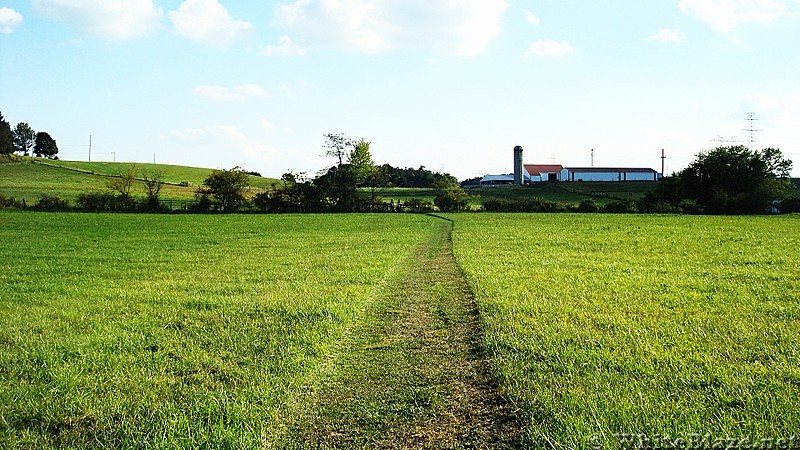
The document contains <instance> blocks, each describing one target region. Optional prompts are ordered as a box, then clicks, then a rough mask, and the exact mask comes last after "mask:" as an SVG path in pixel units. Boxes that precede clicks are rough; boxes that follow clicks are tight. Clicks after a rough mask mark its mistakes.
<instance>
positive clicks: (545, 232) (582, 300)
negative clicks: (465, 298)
mask: <svg viewBox="0 0 800 450" xmlns="http://www.w3.org/2000/svg"><path fill="white" fill-rule="evenodd" d="M450 217H452V218H453V219H454V220H455V223H456V224H455V231H454V236H453V241H454V247H455V254H456V258H457V260H458V262H459V265H460V266H461V267H462V268H463V270H464V271H465V274H466V277H467V279H468V280H469V283H470V285H471V286H472V288H473V291H474V293H475V296H476V298H477V302H478V305H479V309H480V312H481V315H482V320H483V323H484V327H485V329H484V331H485V346H486V348H487V351H488V352H489V355H490V363H491V365H492V368H493V370H494V373H495V375H496V376H497V377H498V379H499V380H500V381H499V382H500V388H501V390H502V391H503V394H504V395H506V396H507V397H508V398H509V399H510V401H512V403H514V404H515V405H517V406H518V407H519V408H520V409H521V411H523V414H524V416H525V421H526V422H527V425H526V433H527V435H528V439H529V440H530V442H531V443H532V445H534V446H535V447H543V446H549V445H552V446H554V447H556V448H583V447H584V446H585V445H586V443H587V439H589V438H592V439H594V441H591V442H590V443H597V442H599V443H600V444H602V445H605V446H606V448H616V445H617V444H618V443H619V440H618V439H617V437H615V436H614V433H646V434H649V435H650V436H655V435H656V434H661V435H662V436H663V435H668V436H683V437H687V436H689V435H691V434H693V433H699V434H701V435H704V434H706V433H711V435H712V436H713V437H716V438H726V437H729V436H730V437H750V438H751V439H762V438H776V439H777V438H789V437H790V436H793V435H796V433H797V431H798V430H800V254H799V253H798V252H797V251H796V249H797V248H800V216H797V215H794V216H783V217H680V216H631V215H622V216H616V215H615V216H609V215H582V214H576V215H563V214H551V215H524V214H516V215H515V214H508V215H492V214H472V215H469V214H468V215H457V216H450ZM592 436H594V437H592ZM588 448H591V446H589V447H588ZM657 448H659V447H657ZM663 448H666V447H663Z"/></svg>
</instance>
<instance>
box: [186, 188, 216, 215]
mask: <svg viewBox="0 0 800 450" xmlns="http://www.w3.org/2000/svg"><path fill="white" fill-rule="evenodd" d="M195 198H196V199H197V203H193V204H191V205H189V212H193V213H207V212H211V208H212V207H213V206H214V202H213V201H211V197H210V196H209V195H208V194H206V193H202V192H201V193H198V194H195Z"/></svg>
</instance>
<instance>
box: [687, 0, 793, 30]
mask: <svg viewBox="0 0 800 450" xmlns="http://www.w3.org/2000/svg"><path fill="white" fill-rule="evenodd" d="M678 6H679V7H680V9H681V11H683V12H684V13H686V14H692V15H694V16H696V17H698V18H699V19H701V20H703V21H705V22H707V23H708V24H709V25H711V28H713V29H715V30H717V31H721V32H723V33H727V32H730V31H733V30H734V29H736V28H738V27H739V26H741V25H744V24H748V23H769V22H772V21H773V20H775V19H778V18H781V17H785V16H789V15H797V14H798V12H800V2H798V1H797V0H680V3H679V4H678Z"/></svg>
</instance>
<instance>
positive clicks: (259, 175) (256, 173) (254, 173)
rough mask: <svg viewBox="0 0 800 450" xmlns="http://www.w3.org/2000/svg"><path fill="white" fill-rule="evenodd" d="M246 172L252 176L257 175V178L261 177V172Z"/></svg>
mask: <svg viewBox="0 0 800 450" xmlns="http://www.w3.org/2000/svg"><path fill="white" fill-rule="evenodd" d="M247 174H248V175H252V176H254V177H259V178H261V174H260V173H258V172H247Z"/></svg>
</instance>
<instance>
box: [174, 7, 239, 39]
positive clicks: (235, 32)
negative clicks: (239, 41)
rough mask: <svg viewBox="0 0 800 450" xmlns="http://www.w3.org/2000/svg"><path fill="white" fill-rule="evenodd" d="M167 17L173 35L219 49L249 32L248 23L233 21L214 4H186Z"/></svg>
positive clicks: (223, 9)
mask: <svg viewBox="0 0 800 450" xmlns="http://www.w3.org/2000/svg"><path fill="white" fill-rule="evenodd" d="M168 16H169V20H170V21H171V22H172V25H173V26H174V27H175V32H176V33H178V34H180V35H182V36H186V37H188V38H189V39H191V40H193V41H198V42H205V43H208V44H213V45H217V46H220V47H224V46H226V45H228V44H229V43H230V42H231V41H233V40H234V39H236V38H237V37H239V36H241V35H242V34H243V33H245V32H247V31H249V30H251V29H252V28H253V25H252V24H251V23H250V22H246V21H243V20H234V19H233V18H232V17H231V15H230V13H228V10H227V9H226V8H225V7H224V6H222V5H221V4H220V3H219V2H218V1H217V0H186V1H184V2H183V3H181V6H180V7H179V8H178V10H177V11H170V12H169V13H168Z"/></svg>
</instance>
